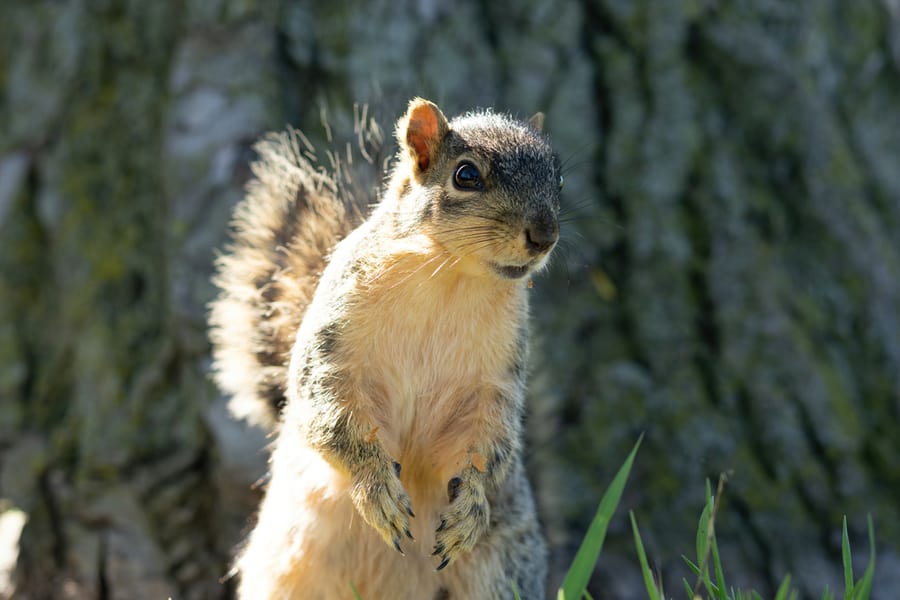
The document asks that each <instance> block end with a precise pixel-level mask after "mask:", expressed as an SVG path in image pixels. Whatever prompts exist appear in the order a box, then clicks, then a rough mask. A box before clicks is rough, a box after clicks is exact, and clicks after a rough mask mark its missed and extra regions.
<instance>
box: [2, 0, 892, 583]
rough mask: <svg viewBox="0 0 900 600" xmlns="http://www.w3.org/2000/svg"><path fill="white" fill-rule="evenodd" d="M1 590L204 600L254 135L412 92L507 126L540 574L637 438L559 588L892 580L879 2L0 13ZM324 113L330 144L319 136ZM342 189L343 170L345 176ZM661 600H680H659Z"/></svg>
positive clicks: (34, 9)
mask: <svg viewBox="0 0 900 600" xmlns="http://www.w3.org/2000/svg"><path fill="white" fill-rule="evenodd" d="M0 13H2V17H0V93H2V96H0V596H3V595H4V594H5V595H9V594H12V593H13V591H12V590H13V589H16V590H17V591H16V593H15V595H16V596H17V597H21V598H73V599H80V598H101V599H111V598H136V599H142V598H148V599H151V598H153V599H158V598H166V597H168V596H171V597H172V598H189V599H195V598H196V599H206V598H230V597H231V596H232V595H233V583H231V582H229V581H228V580H227V577H226V575H227V573H228V569H229V560H230V556H231V555H232V553H233V551H234V548H235V546H236V544H237V543H238V542H239V540H240V539H241V537H242V535H243V533H244V532H245V530H246V526H247V523H248V518H249V517H250V516H251V515H252V513H253V510H254V506H255V503H256V502H257V501H258V499H259V493H260V492H259V489H258V487H254V483H255V482H256V481H258V480H259V478H260V477H261V476H262V475H263V474H264V472H265V461H266V455H265V450H264V448H265V444H266V440H265V438H264V436H263V434H262V433H261V432H259V431H255V430H252V429H249V428H247V427H245V426H243V425H241V424H240V423H237V422H235V421H233V420H231V419H230V418H229V417H228V414H227V412H226V410H225V408H224V402H225V399H224V398H222V397H221V395H220V394H219V393H218V392H217V390H216V389H215V388H214V387H213V386H212V384H211V383H210V381H209V380H208V370H209V343H208V341H207V337H206V322H205V321H206V304H207V303H208V302H209V301H210V300H211V299H212V297H213V295H214V293H215V290H214V288H213V287H212V285H211V284H210V281H209V279H210V275H211V272H212V264H213V260H214V257H215V253H216V249H221V248H222V247H223V245H224V244H225V242H226V237H227V230H228V222H229V219H230V213H231V210H232V208H233V206H234V204H235V203H236V202H237V201H238V200H239V199H240V197H241V195H242V189H243V186H244V185H245V183H246V181H247V179H248V177H249V176H250V172H249V167H248V164H249V162H250V161H251V160H252V159H253V156H254V154H253V151H252V145H253V142H254V141H255V140H256V139H257V138H258V137H259V136H260V135H261V134H263V133H264V132H266V131H268V130H272V129H276V130H277V129H282V128H284V127H286V126H287V125H288V124H291V125H294V126H297V127H298V128H300V129H302V130H303V131H304V132H305V133H306V134H307V135H308V137H309V138H310V139H311V140H312V141H313V143H315V144H316V145H317V146H318V147H319V148H320V150H321V151H322V152H323V153H324V152H325V151H326V150H328V149H332V150H333V151H335V152H337V153H341V154H342V155H345V154H346V151H345V150H346V147H347V146H348V145H349V146H350V147H352V148H356V146H357V136H356V134H355V133H354V129H353V124H354V121H358V120H360V118H361V117H360V115H361V111H362V105H364V104H365V105H367V106H368V112H367V113H366V116H367V117H373V118H375V119H376V120H377V121H378V122H379V123H381V125H382V127H383V129H384V137H385V142H384V148H383V150H382V153H381V156H380V157H378V158H376V159H375V161H374V165H373V164H369V163H366V162H365V161H362V160H359V156H358V155H356V162H355V163H354V168H358V169H360V171H361V172H364V173H368V175H365V176H367V177H370V178H371V180H373V181H377V178H378V177H379V175H378V171H379V169H380V168H381V167H382V163H381V162H380V160H381V159H382V158H384V157H389V156H390V154H391V153H392V152H393V148H394V146H393V141H392V138H391V131H392V127H393V125H392V123H393V122H394V120H395V119H396V118H397V117H398V116H400V114H402V112H403V111H404V109H405V106H406V102H407V101H408V100H409V98H411V97H413V96H415V95H421V96H424V97H427V98H429V99H431V100H434V101H436V102H437V103H438V104H439V105H440V106H441V107H442V108H443V110H444V112H445V113H446V114H447V115H452V114H457V113H459V112H462V111H465V110H469V109H472V108H476V107H488V106H492V107H496V108H497V109H499V110H504V111H509V112H511V113H513V114H516V115H519V116H522V117H528V116H530V115H531V114H532V113H534V112H536V111H538V110H541V111H544V112H545V113H546V115H547V119H546V124H545V129H546V130H547V132H548V133H549V134H550V136H551V138H552V140H553V142H554V144H555V146H556V148H557V149H558V151H559V153H560V155H561V157H562V160H563V161H564V162H565V165H566V185H565V190H564V196H565V198H564V204H565V205H566V208H565V220H564V223H563V237H564V241H563V246H562V248H561V249H560V250H559V251H557V254H556V258H555V261H554V264H553V266H552V268H551V269H550V271H549V272H548V273H547V274H544V275H542V276H541V277H539V278H536V279H535V282H534V289H533V290H532V299H533V314H534V321H535V327H534V329H535V340H534V345H533V352H532V363H533V364H532V384H531V390H530V396H531V397H530V412H529V421H528V432H529V437H530V440H529V454H528V460H529V467H530V469H531V472H532V475H533V481H534V484H535V487H536V491H537V495H538V498H539V502H540V509H541V518H542V521H543V524H544V526H545V529H546V532H547V536H548V538H549V541H550V544H551V549H552V572H553V575H552V581H551V586H554V585H557V584H558V582H559V580H560V578H561V576H562V573H563V572H564V569H565V568H566V567H567V565H568V564H569V562H570V560H571V557H572V554H573V552H574V550H575V548H577V545H578V543H579V542H580V539H581V536H582V535H583V533H584V531H585V529H586V527H587V524H588V523H589V521H590V519H591V517H592V516H593V513H594V510H595V508H596V505H597V502H598V500H599V498H600V496H601V494H602V492H603V490H604V489H605V488H606V486H607V484H608V483H609V481H610V479H611V478H612V475H613V474H614V473H615V471H616V469H617V468H618V467H619V466H620V465H621V463H622V461H623V459H624V458H625V456H626V454H627V452H628V450H629V449H630V448H631V446H632V445H633V444H634V442H635V440H636V439H637V437H638V435H639V434H640V433H641V432H644V433H645V438H644V442H643V445H642V447H641V449H640V452H639V454H638V457H637V460H636V463H635V467H634V471H633V473H632V477H631V479H630V481H629V483H628V487H627V489H626V494H625V497H624V499H623V504H622V507H620V512H619V513H618V516H617V518H616V519H615V520H614V521H613V523H612V525H611V531H610V536H609V537H608V539H607V543H606V546H605V548H604V552H603V554H602V555H601V559H600V562H599V564H598V565H597V568H596V571H595V575H594V579H593V581H592V583H591V588H590V590H591V594H592V595H593V597H594V598H596V599H598V600H599V599H613V598H615V599H626V600H629V599H637V598H643V597H645V592H644V591H643V587H642V586H643V583H642V581H641V578H640V571H639V569H638V563H637V559H636V555H635V551H634V547H633V541H632V539H631V532H630V528H629V527H628V522H627V518H626V512H625V511H626V510H628V509H631V510H634V511H635V514H636V516H637V519H638V521H639V523H640V526H641V531H642V534H643V537H644V542H645V544H646V546H647V551H648V553H649V555H650V560H651V564H652V565H653V566H654V568H656V569H658V570H659V572H660V573H661V574H662V576H663V578H664V581H665V583H666V587H667V589H668V590H669V593H670V594H671V593H673V591H674V590H678V591H680V590H681V588H682V584H681V578H682V577H688V579H689V580H691V581H693V578H692V577H691V576H690V574H689V571H688V570H687V568H686V567H685V566H684V564H683V562H682V560H681V558H680V557H681V555H682V554H685V555H688V556H693V554H694V550H693V549H694V544H695V535H696V527H697V519H698V517H699V514H700V510H701V509H702V507H703V502H704V485H705V484H704V482H705V480H706V479H707V478H710V479H711V480H712V482H713V485H715V482H716V480H717V478H718V476H719V474H720V473H722V472H727V473H728V474H729V479H728V483H727V485H726V487H725V492H724V495H723V497H722V499H723V504H722V507H721V509H720V512H719V515H718V518H717V522H716V532H717V534H718V537H719V545H720V549H721V552H722V555H723V561H724V562H725V565H726V567H725V568H726V572H728V573H729V575H730V576H729V582H730V583H731V584H732V585H734V586H735V587H738V586H740V587H742V588H748V587H756V588H757V589H758V590H759V591H760V592H761V593H762V594H763V595H764V596H767V597H771V596H773V595H774V589H775V587H776V586H777V584H778V582H779V581H780V580H781V578H782V576H783V575H785V574H786V573H788V572H790V573H791V574H792V575H793V577H794V582H795V584H796V585H797V586H798V587H799V589H800V590H801V597H803V598H811V597H820V595H821V592H822V590H823V588H824V586H825V585H826V584H827V585H829V586H830V587H831V589H832V590H837V591H838V592H840V590H842V589H843V584H842V579H841V570H840V539H841V538H840V532H841V518H842V516H843V515H845V514H846V515H847V517H848V520H849V525H850V534H851V535H850V538H851V541H852V543H853V547H854V549H855V551H856V552H855V554H854V557H855V559H856V561H857V569H858V570H857V573H860V572H861V570H862V566H863V565H864V564H865V562H866V558H867V556H866V554H867V548H868V546H867V541H866V535H865V528H866V517H867V515H871V516H872V518H873V520H874V524H875V533H876V538H877V546H878V553H879V554H878V566H877V570H876V582H875V595H874V597H875V598H882V599H887V598H896V594H897V592H896V590H897V589H900V555H898V552H900V335H898V334H900V2H897V0H864V1H858V2H846V1H841V0H822V1H820V2H809V3H802V2H776V1H772V0H761V1H759V2H741V1H736V0H735V1H728V2H726V1H717V0H681V1H670V2H654V1H652V0H643V1H641V0H634V1H614V0H580V1H560V2H552V3H551V2H536V1H532V2H529V1H519V2H511V1H495V2H487V1H486V0H480V1H473V2H466V1H461V2H453V3H450V2H440V1H437V0H411V1H409V0H392V1H387V0H374V1H368V2H363V1H356V2H333V1H328V2H326V1H305V2H304V1H296V2H291V1H287V0H283V1H278V0H259V1H257V0H207V1H202V2H201V1H195V0H154V1H153V2H146V1H143V0H131V1H127V0H106V1H104V0H92V1H87V0H30V1H28V2H20V1H14V0H2V1H0ZM323 120H324V121H325V122H327V123H328V124H329V128H325V127H323V125H322V122H323ZM362 176H363V175H361V177H362ZM678 597H680V595H679V596H678Z"/></svg>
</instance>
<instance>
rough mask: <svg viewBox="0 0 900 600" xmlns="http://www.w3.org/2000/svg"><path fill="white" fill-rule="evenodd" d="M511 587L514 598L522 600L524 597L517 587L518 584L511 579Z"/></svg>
mask: <svg viewBox="0 0 900 600" xmlns="http://www.w3.org/2000/svg"><path fill="white" fill-rule="evenodd" d="M509 585H511V586H512V591H513V597H514V598H515V600H522V596H520V595H519V588H517V587H516V582H515V581H513V580H512V579H510V580H509Z"/></svg>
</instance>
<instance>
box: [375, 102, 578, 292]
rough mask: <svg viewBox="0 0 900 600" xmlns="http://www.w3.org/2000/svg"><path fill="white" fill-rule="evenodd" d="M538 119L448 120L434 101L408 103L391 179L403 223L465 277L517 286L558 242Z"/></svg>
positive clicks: (554, 188)
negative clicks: (422, 235)
mask: <svg viewBox="0 0 900 600" xmlns="http://www.w3.org/2000/svg"><path fill="white" fill-rule="evenodd" d="M542 122H543V115H541V114H540V113H538V114H537V115H535V116H534V117H532V118H531V120H530V121H529V122H528V123H525V122H521V121H517V120H514V119H512V118H511V117H508V116H506V115H502V114H494V113H492V112H478V113H470V114H466V115H463V116H461V117H457V118H455V119H453V120H452V121H450V122H448V121H447V119H446V117H444V114H443V113H442V112H441V110H440V109H439V108H438V107H437V106H436V105H434V104H433V103H431V102H428V101H427V100H422V99H420V98H417V99H415V100H413V101H412V102H410V104H409V109H408V111H407V113H406V115H405V116H404V117H403V118H401V119H400V121H399V122H398V123H397V131H396V134H397V139H398V141H399V143H400V155H401V156H400V162H399V163H398V165H397V166H396V168H395V171H394V174H393V178H392V186H393V188H394V189H395V190H396V193H397V199H398V201H399V202H400V206H399V214H402V215H403V218H402V219H401V223H402V222H406V223H408V224H409V225H410V230H411V231H418V232H421V231H423V230H425V231H426V232H427V235H428V236H429V237H430V238H431V239H432V240H433V241H434V242H436V243H437V244H438V245H439V246H440V247H441V248H442V249H443V250H445V251H446V252H449V253H450V254H451V255H452V256H453V257H454V259H455V264H456V265H457V268H461V269H465V270H467V271H469V272H473V273H476V274H481V275H484V274H489V275H490V276H494V277H500V278H503V279H520V278H523V277H525V276H527V275H528V274H529V273H531V272H533V271H535V270H536V269H539V268H541V267H542V266H543V265H544V264H545V263H546V261H547V257H548V256H549V255H550V251H551V250H552V249H553V247H554V246H555V245H556V242H557V240H558V239H559V194H560V188H561V187H562V186H561V183H562V176H561V174H560V164H559V159H558V158H557V156H556V154H555V153H554V152H553V149H552V148H551V147H550V144H549V143H548V141H547V139H546V138H545V137H544V135H543V134H542V132H541V126H542ZM423 226H424V227H423Z"/></svg>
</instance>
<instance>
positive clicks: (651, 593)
mask: <svg viewBox="0 0 900 600" xmlns="http://www.w3.org/2000/svg"><path fill="white" fill-rule="evenodd" d="M628 516H629V517H630V518H631V530H632V531H634V545H635V547H636V548H637V553H638V560H639V561H640V563H641V574H642V575H643V576H644V585H645V586H646V588H647V596H648V597H649V598H650V600H659V591H658V590H657V589H656V583H655V582H654V581H653V572H652V571H651V570H650V565H649V564H648V563H647V554H646V553H645V552H644V543H643V542H642V541H641V534H640V532H638V526H637V520H636V519H635V518H634V512H632V511H628Z"/></svg>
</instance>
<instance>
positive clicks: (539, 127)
mask: <svg viewBox="0 0 900 600" xmlns="http://www.w3.org/2000/svg"><path fill="white" fill-rule="evenodd" d="M528 124H529V125H531V127H532V129H534V130H535V131H538V132H542V131H544V113H542V112H536V113H534V114H533V115H531V118H530V119H528Z"/></svg>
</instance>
